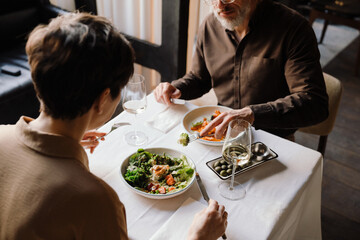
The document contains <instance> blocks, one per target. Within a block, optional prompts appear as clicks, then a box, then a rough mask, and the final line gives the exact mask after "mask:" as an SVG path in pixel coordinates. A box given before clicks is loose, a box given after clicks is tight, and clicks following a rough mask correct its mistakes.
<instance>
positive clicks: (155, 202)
mask: <svg viewBox="0 0 360 240" xmlns="http://www.w3.org/2000/svg"><path fill="white" fill-rule="evenodd" d="M195 108H198V106H196V105H194V104H191V103H190V102H188V101H186V103H185V104H183V105H176V104H172V105H170V106H166V105H164V104H161V103H158V102H157V101H156V100H155V97H154V95H153V94H152V93H151V94H149V95H148V96H147V108H146V110H145V111H144V112H143V113H141V114H137V115H136V117H135V116H134V115H133V114H130V113H128V112H126V111H123V112H121V113H120V114H119V115H118V116H116V117H114V118H113V119H111V120H110V121H109V122H107V123H106V124H105V125H103V126H102V127H100V128H99V129H98V130H99V131H103V132H108V131H110V129H111V126H112V125H113V124H114V123H117V122H129V123H131V125H128V126H123V127H120V128H118V129H117V130H115V131H113V132H112V133H111V134H109V135H108V136H106V138H105V140H104V141H101V142H100V144H99V146H98V147H97V148H96V149H95V151H94V153H92V154H91V153H90V152H89V151H87V154H88V158H89V167H90V171H91V172H92V173H93V174H94V175H96V176H97V177H99V178H101V179H102V180H104V181H105V182H106V183H107V184H109V185H110V186H111V187H112V188H113V189H114V190H115V192H116V193H117V194H118V196H119V199H120V201H121V202H122V203H123V204H124V206H125V209H126V219H127V229H128V236H129V239H141V240H142V239H181V238H179V235H177V234H183V235H182V236H183V237H184V236H186V231H187V229H188V227H189V225H190V224H191V222H192V221H193V216H194V214H195V213H196V212H198V211H200V210H202V209H203V208H205V207H206V205H207V202H206V201H205V200H204V199H203V197H202V194H201V192H200V190H199V187H198V185H197V184H196V182H194V184H192V185H191V187H189V189H188V190H187V191H185V192H184V193H182V194H180V195H178V196H175V197H173V198H168V199H160V200H159V199H150V198H146V197H144V196H141V195H139V194H137V193H135V192H134V191H131V190H130V189H129V187H128V186H127V184H126V183H125V182H124V181H123V180H122V179H121V178H122V176H121V173H120V165H121V163H122V162H123V161H124V160H125V159H126V158H127V157H129V156H130V155H131V154H133V153H135V152H136V151H137V150H138V149H139V148H143V149H147V148H155V147H159V148H170V149H175V150H177V151H180V152H182V153H184V154H185V155H186V156H187V157H189V158H190V159H191V160H192V161H193V162H194V163H195V167H196V171H197V172H198V173H199V175H200V176H201V179H202V182H203V184H204V186H205V188H206V191H207V193H208V195H209V197H210V198H211V199H214V200H216V201H217V202H218V203H219V204H222V205H224V206H225V209H226V211H227V212H228V225H227V229H226V235H227V238H228V239H239V240H241V239H256V240H258V239H277V240H278V239H321V218H320V216H321V183H322V169H323V157H322V155H321V154H320V153H319V152H317V151H315V150H312V149H309V148H307V147H304V146H302V145H299V144H297V143H295V142H292V141H289V140H286V139H284V138H281V137H278V136H275V135H273V134H270V133H267V132H265V131H262V130H255V129H254V128H253V129H252V135H253V140H252V141H253V142H262V143H265V144H266V145H267V146H268V147H269V148H270V149H271V150H273V151H274V152H276V153H277V155H278V156H277V158H276V159H273V160H271V161H268V162H266V163H265V164H262V165H260V166H258V167H256V168H253V169H251V170H249V171H246V172H243V173H241V174H239V175H237V176H235V180H236V181H237V182H239V183H241V184H242V185H243V186H244V187H245V189H246V195H245V197H244V198H242V199H240V200H235V201H234V200H228V199H226V198H224V197H222V196H221V195H220V193H219V190H218V188H217V187H218V185H219V184H220V183H222V182H223V181H224V180H222V179H220V178H219V177H218V176H217V175H216V174H215V173H214V172H213V171H212V170H211V169H210V168H209V167H208V166H207V165H206V163H207V162H208V161H211V160H213V159H215V158H218V157H220V156H221V151H222V147H221V146H210V145H205V144H203V143H201V142H199V141H194V142H192V143H190V144H189V145H188V146H186V147H184V146H182V145H181V144H178V143H177V140H178V138H179V136H180V134H181V133H183V132H184V131H185V129H184V127H183V126H182V117H183V116H184V115H185V114H186V112H188V111H191V110H193V109H195ZM166 112H168V113H170V114H167V117H169V118H170V119H165V118H164V116H165V115H166V114H165V113H166ZM160 116H162V117H161V118H160ZM154 121H160V123H158V124H157V126H159V124H160V125H161V124H163V125H164V128H163V129H161V128H158V127H157V128H156V127H154V126H155V125H154ZM167 126H170V127H167ZM134 128H136V129H137V130H138V131H142V132H144V133H145V134H146V135H147V137H148V140H147V142H146V143H145V144H144V145H141V146H132V145H128V144H127V143H126V142H125V139H124V135H125V134H126V133H127V132H129V131H131V130H133V129H134ZM177 229H179V230H180V233H179V231H178V232H176V231H177ZM164 233H166V234H167V235H166V236H167V237H164ZM161 236H163V237H161ZM220 239H221V238H220Z"/></svg>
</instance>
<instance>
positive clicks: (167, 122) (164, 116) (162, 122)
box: [146, 104, 188, 133]
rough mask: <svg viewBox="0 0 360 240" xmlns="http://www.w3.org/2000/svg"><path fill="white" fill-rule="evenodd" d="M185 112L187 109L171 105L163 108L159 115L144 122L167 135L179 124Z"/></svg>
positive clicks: (183, 106)
mask: <svg viewBox="0 0 360 240" xmlns="http://www.w3.org/2000/svg"><path fill="white" fill-rule="evenodd" d="M187 111H188V108H187V107H186V106H185V105H176V104H173V105H170V106H168V107H167V108H165V109H164V110H163V111H161V112H160V113H158V114H154V115H153V116H152V117H151V118H150V119H149V120H147V121H146V123H147V124H148V125H149V126H151V127H153V128H155V129H158V130H160V131H161V132H163V133H167V132H168V131H170V130H171V129H173V128H174V127H175V126H176V125H177V124H179V122H180V120H181V119H182V118H183V116H184V114H185V113H186V112H187Z"/></svg>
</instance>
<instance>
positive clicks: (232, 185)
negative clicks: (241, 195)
mask: <svg viewBox="0 0 360 240" xmlns="http://www.w3.org/2000/svg"><path fill="white" fill-rule="evenodd" d="M235 168H236V165H235V164H233V167H232V173H231V181H230V187H229V189H230V191H232V190H234V178H235Z"/></svg>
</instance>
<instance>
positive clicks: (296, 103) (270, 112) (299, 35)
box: [249, 21, 329, 129]
mask: <svg viewBox="0 0 360 240" xmlns="http://www.w3.org/2000/svg"><path fill="white" fill-rule="evenodd" d="M287 44H288V45H287V46H286V62H285V65H284V75H285V79H286V82H287V85H288V87H289V91H290V95H288V96H286V97H284V98H279V99H277V100H275V101H272V102H267V103H263V104H256V105H250V106H249V107H250V108H251V109H252V111H253V112H254V116H255V122H254V126H255V127H256V128H275V129H276V128H278V129H280V128H281V129H297V128H301V127H306V126H310V125H314V124H317V123H319V122H322V121H324V120H325V119H326V118H327V117H328V114H329V113H328V95H327V93H326V87H325V82H324V78H323V74H322V69H321V66H320V63H319V58H320V54H319V50H318V47H317V41H316V37H315V34H314V32H313V30H312V28H311V26H310V25H309V24H308V22H306V21H302V22H301V23H299V24H297V26H296V27H294V28H293V32H290V33H289V34H288V39H287Z"/></svg>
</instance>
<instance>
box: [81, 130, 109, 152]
mask: <svg viewBox="0 0 360 240" xmlns="http://www.w3.org/2000/svg"><path fill="white" fill-rule="evenodd" d="M105 135H106V133H104V132H98V131H96V130H90V131H87V132H85V134H84V136H83V139H82V140H81V141H80V144H81V146H83V147H84V148H87V149H90V153H93V152H94V150H95V148H96V147H97V146H98V145H99V141H98V140H97V138H98V137H102V138H101V139H100V140H103V141H104V140H105V138H103V136H105Z"/></svg>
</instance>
